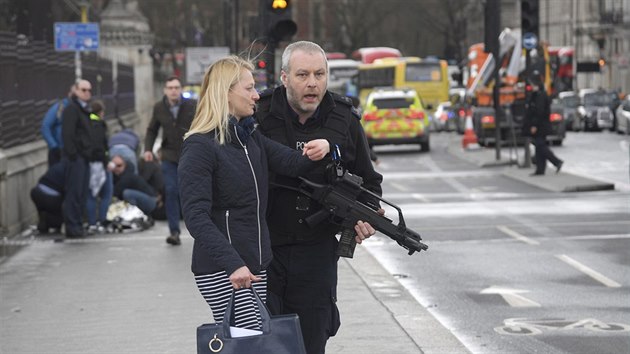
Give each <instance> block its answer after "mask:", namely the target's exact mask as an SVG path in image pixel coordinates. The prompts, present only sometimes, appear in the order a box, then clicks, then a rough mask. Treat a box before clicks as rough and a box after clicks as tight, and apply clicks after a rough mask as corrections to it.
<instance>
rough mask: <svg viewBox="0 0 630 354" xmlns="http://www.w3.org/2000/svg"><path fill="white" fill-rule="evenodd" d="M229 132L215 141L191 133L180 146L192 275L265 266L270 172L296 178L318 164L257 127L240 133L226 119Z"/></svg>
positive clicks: (212, 135)
mask: <svg viewBox="0 0 630 354" xmlns="http://www.w3.org/2000/svg"><path fill="white" fill-rule="evenodd" d="M230 136H231V142H227V143H226V144H225V145H219V144H218V142H217V141H216V140H215V133H214V132H209V133H206V134H193V135H191V136H189V137H188V138H187V139H186V140H185V141H184V145H183V148H182V155H181V158H180V161H179V167H178V172H177V173H178V179H179V195H180V199H181V204H182V210H183V214H184V220H185V222H186V227H187V228H188V231H190V234H191V235H192V237H193V238H194V239H195V243H194V246H193V255H192V271H193V273H195V274H208V273H213V272H217V271H221V270H225V272H226V273H227V274H228V275H230V274H232V273H233V272H234V271H235V270H236V269H238V268H240V267H242V266H244V265H246V266H247V267H248V268H249V270H250V271H251V272H252V273H257V272H259V271H260V270H262V269H265V268H266V267H267V266H268V265H269V263H270V262H271V257H272V254H271V244H270V238H269V231H268V228H267V221H266V218H265V216H266V209H267V193H268V171H269V170H271V171H274V172H276V173H281V174H284V175H289V176H293V177H296V176H298V175H303V174H305V173H306V172H307V171H308V170H309V169H310V168H311V167H314V166H315V165H316V164H315V163H313V162H311V161H310V160H309V159H308V158H307V157H305V156H302V155H301V154H300V152H298V151H296V150H292V149H290V148H288V147H286V146H284V145H281V144H279V143H276V142H274V141H272V140H270V139H268V138H266V137H264V136H263V135H262V134H260V133H259V132H257V131H255V130H254V131H253V132H251V133H249V135H246V136H245V137H244V139H243V138H239V137H238V134H237V126H236V125H235V124H232V123H230ZM243 140H246V142H244V143H243V142H242V141H243ZM243 144H244V145H243Z"/></svg>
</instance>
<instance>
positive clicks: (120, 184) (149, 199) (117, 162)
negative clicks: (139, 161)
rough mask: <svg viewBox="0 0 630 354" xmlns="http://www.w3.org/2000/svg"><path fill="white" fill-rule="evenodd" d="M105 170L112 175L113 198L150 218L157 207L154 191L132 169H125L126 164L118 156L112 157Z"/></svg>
mask: <svg viewBox="0 0 630 354" xmlns="http://www.w3.org/2000/svg"><path fill="white" fill-rule="evenodd" d="M107 169H108V170H110V171H112V173H114V196H116V198H118V199H119V200H124V201H126V202H127V203H129V204H132V205H135V206H137V207H138V208H139V209H140V210H142V212H143V213H144V214H145V215H147V216H149V217H150V215H151V212H152V211H153V210H154V209H155V207H156V206H157V199H158V198H157V193H156V191H155V190H154V189H153V188H152V187H151V186H150V185H149V184H148V183H147V182H146V181H145V180H144V179H143V178H142V177H140V176H138V175H137V174H135V173H134V171H133V169H131V168H127V162H126V161H125V160H124V159H123V158H122V157H121V156H120V155H115V156H113V157H112V159H111V161H110V163H109V164H108V166H107Z"/></svg>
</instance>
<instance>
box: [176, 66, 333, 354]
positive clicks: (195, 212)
mask: <svg viewBox="0 0 630 354" xmlns="http://www.w3.org/2000/svg"><path fill="white" fill-rule="evenodd" d="M253 70H254V66H253V64H252V63H250V62H249V61H246V60H244V59H242V58H239V57H237V56H229V57H226V58H223V59H220V60H218V61H216V62H215V63H213V64H212V65H211V66H210V68H209V69H208V71H207V72H206V74H205V76H204V79H203V85H202V87H201V94H200V99H199V104H198V107H197V112H196V114H195V118H194V120H193V122H192V125H191V128H190V131H189V132H188V133H187V134H186V135H185V138H184V139H185V140H184V144H183V148H182V155H181V158H180V160H179V169H178V176H179V192H180V193H179V195H180V197H181V201H182V207H183V209H182V211H183V214H184V221H185V223H186V227H187V228H188V231H189V232H190V234H191V236H192V237H193V238H194V239H195V241H194V245H193V254H192V271H193V274H194V276H195V280H196V282H197V286H198V288H199V290H200V292H201V294H202V296H203V297H204V299H205V300H206V302H207V303H208V305H209V306H210V309H211V310H212V314H213V317H214V320H215V321H216V322H221V321H222V320H223V316H224V313H225V308H226V305H227V302H228V299H229V298H230V295H231V291H230V290H231V289H236V294H235V313H238V314H242V316H236V323H235V325H236V327H241V328H247V329H254V330H255V329H259V328H260V325H261V323H260V315H259V314H258V315H257V312H258V311H257V310H256V306H255V304H254V300H253V297H252V296H251V295H252V294H251V293H250V292H249V290H246V288H253V289H254V290H255V291H256V292H257V293H258V294H259V295H260V297H261V299H263V301H265V300H266V268H267V266H268V265H269V263H270V262H271V244H270V239H269V231H268V229H267V222H266V220H265V215H266V209H267V183H268V171H269V170H271V171H274V172H276V173H282V174H287V175H291V176H298V175H304V174H306V173H307V172H308V171H309V170H310V169H311V168H312V167H314V166H315V165H316V163H315V162H312V161H317V160H321V159H322V158H324V156H325V155H327V154H328V152H329V151H330V145H329V143H328V141H326V140H324V139H318V140H313V141H309V142H308V143H306V144H305V146H304V150H303V152H298V151H295V150H292V149H289V148H288V147H285V146H282V145H280V144H278V143H276V142H274V141H272V140H270V139H267V138H265V137H264V136H262V135H261V134H260V133H259V132H258V131H257V130H256V128H255V125H254V119H253V117H252V115H253V114H254V110H255V106H256V101H258V99H259V95H258V92H256V88H255V86H254V85H255V83H254V77H253V75H252V72H253ZM309 159H310V160H309ZM311 160H312V161H311ZM252 350H254V351H255V349H252Z"/></svg>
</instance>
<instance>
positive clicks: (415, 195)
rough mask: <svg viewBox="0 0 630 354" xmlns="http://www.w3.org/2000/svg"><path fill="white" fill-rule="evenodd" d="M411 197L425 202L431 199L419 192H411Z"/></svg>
mask: <svg viewBox="0 0 630 354" xmlns="http://www.w3.org/2000/svg"><path fill="white" fill-rule="evenodd" d="M411 197H412V198H413V199H417V200H419V201H421V202H425V203H430V202H431V200H429V198H427V197H425V196H424V194H420V193H412V194H411Z"/></svg>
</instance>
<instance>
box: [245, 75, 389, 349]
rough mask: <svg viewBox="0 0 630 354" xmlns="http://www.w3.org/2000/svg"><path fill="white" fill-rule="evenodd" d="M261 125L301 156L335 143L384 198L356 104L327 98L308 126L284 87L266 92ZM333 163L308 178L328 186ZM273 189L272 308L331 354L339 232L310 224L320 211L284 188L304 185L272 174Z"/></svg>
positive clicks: (260, 109) (350, 167)
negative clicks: (322, 142) (307, 148)
mask: <svg viewBox="0 0 630 354" xmlns="http://www.w3.org/2000/svg"><path fill="white" fill-rule="evenodd" d="M256 119H257V121H258V123H259V126H258V129H259V130H260V131H261V132H262V133H263V134H264V135H266V136H268V137H269V138H271V139H273V140H276V141H278V142H280V143H283V144H285V145H287V146H289V147H291V148H294V149H297V150H302V147H303V146H304V144H305V143H307V142H308V141H310V140H313V139H321V138H323V139H327V140H328V141H329V142H331V144H336V145H337V146H338V147H339V149H340V151H341V158H342V160H343V164H344V166H345V167H346V168H347V169H348V170H349V171H350V172H351V173H353V174H356V175H359V176H361V177H363V181H364V184H363V186H364V187H365V188H367V189H368V190H371V191H372V192H374V193H376V194H378V195H380V194H381V186H380V184H381V181H382V179H383V177H382V176H381V175H380V174H379V173H377V172H376V171H374V168H373V166H372V162H371V160H370V153H369V148H368V145H367V140H366V138H365V135H364V132H363V129H362V127H361V124H360V121H359V116H358V115H357V114H356V111H355V110H354V108H353V107H352V101H351V100H350V99H348V98H346V97H342V96H339V95H336V94H333V93H330V92H327V93H326V94H325V96H324V98H323V100H322V102H321V104H320V105H319V107H318V109H317V111H316V112H315V113H314V114H313V116H312V117H310V118H309V119H308V120H307V121H306V122H305V123H304V124H301V123H299V121H298V115H297V113H295V112H294V111H293V109H292V108H291V107H290V106H289V104H288V102H287V98H286V89H285V87H284V86H281V87H278V88H276V89H275V90H271V89H270V90H267V91H264V92H262V93H261V95H260V100H259V101H258V110H257V112H256ZM326 164H327V162H326V161H324V160H323V161H321V162H320V167H319V168H317V169H314V170H313V172H312V174H310V175H309V176H308V178H309V179H310V180H311V181H313V182H316V183H326V182H327V181H326V173H325V171H326ZM270 183H271V186H270V193H269V207H268V215H267V219H268V224H269V229H270V234H271V244H272V249H273V256H274V258H273V261H272V262H271V265H270V266H269V269H268V279H269V280H268V300H267V304H268V306H269V309H270V310H271V311H272V313H274V314H284V313H297V314H298V315H299V317H300V326H301V328H302V333H303V336H304V343H305V345H306V348H307V351H308V353H309V354H313V353H324V350H325V346H326V341H327V340H328V338H329V337H330V336H333V335H335V333H336V332H337V329H338V328H339V326H340V320H339V312H338V310H337V306H336V301H337V260H338V257H337V256H336V255H335V251H336V248H337V239H336V237H335V234H336V233H337V232H338V231H339V227H338V226H337V225H334V224H331V223H329V222H327V221H324V222H322V223H320V224H319V225H316V226H314V227H309V226H307V225H306V224H305V222H304V219H305V218H306V217H308V216H310V215H312V214H314V213H315V212H317V211H318V210H320V208H321V206H320V205H319V204H318V203H317V202H315V201H312V200H310V199H309V198H307V197H305V196H303V195H301V194H300V193H299V192H297V191H295V190H292V189H291V188H285V187H283V186H288V187H296V186H298V185H299V180H297V179H295V178H289V177H285V176H280V175H273V174H271V175H270Z"/></svg>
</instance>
